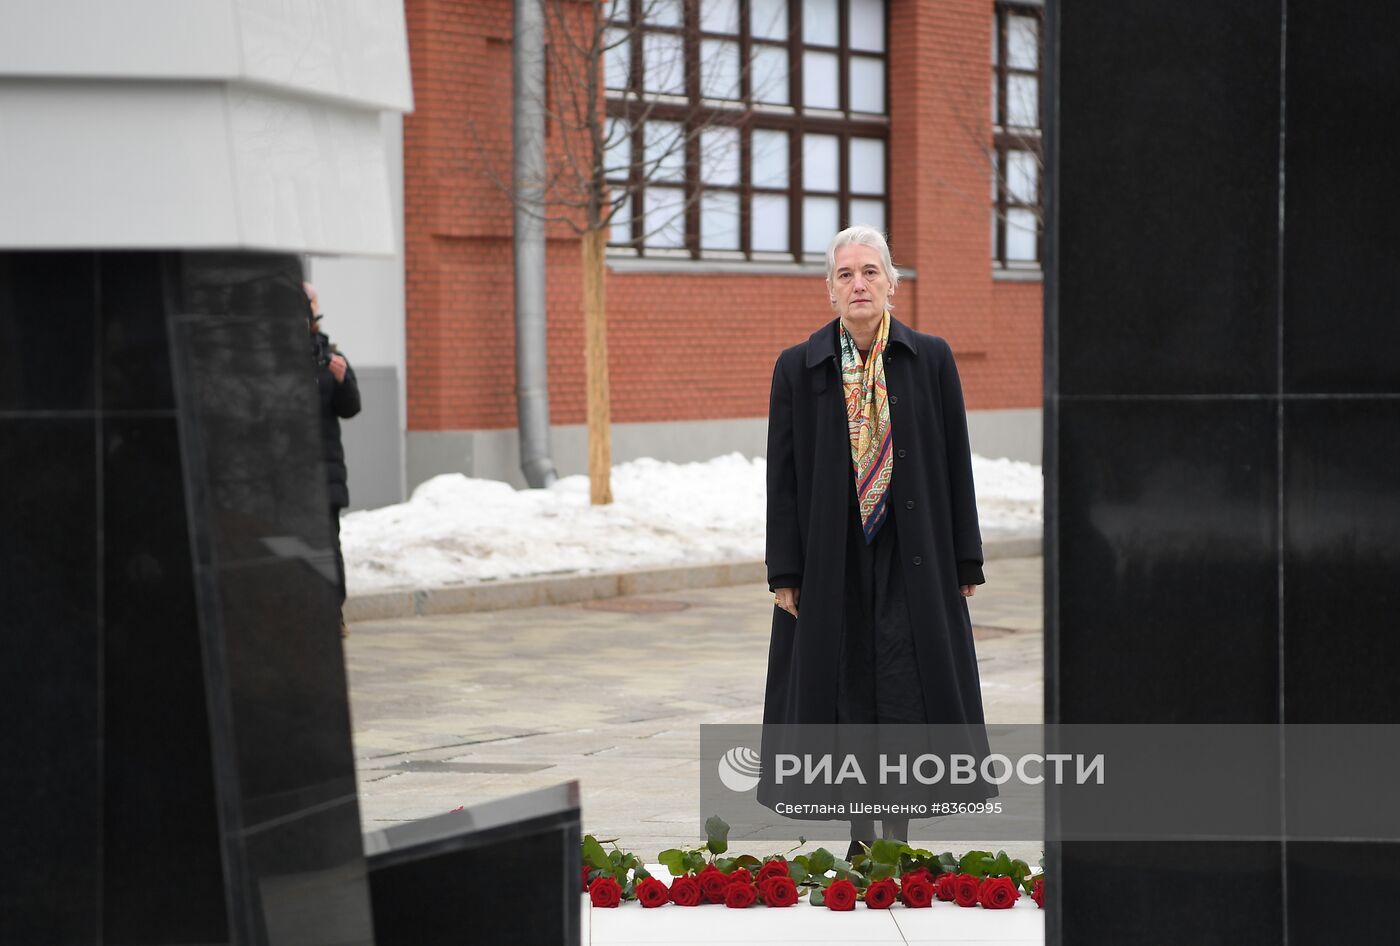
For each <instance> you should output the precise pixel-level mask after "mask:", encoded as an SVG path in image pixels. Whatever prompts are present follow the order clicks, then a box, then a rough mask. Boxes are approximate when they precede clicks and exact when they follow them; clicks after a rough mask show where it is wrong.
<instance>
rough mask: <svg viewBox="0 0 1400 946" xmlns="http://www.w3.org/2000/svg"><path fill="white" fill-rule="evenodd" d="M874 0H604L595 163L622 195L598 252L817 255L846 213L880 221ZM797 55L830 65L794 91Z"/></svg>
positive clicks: (880, 86)
mask: <svg viewBox="0 0 1400 946" xmlns="http://www.w3.org/2000/svg"><path fill="white" fill-rule="evenodd" d="M885 7H886V0H805V2H800V0H616V2H614V4H613V6H612V8H611V12H610V14H609V16H610V30H609V32H608V37H609V40H610V42H612V43H615V44H616V46H615V47H614V48H613V49H610V50H609V52H608V55H607V56H606V57H605V63H604V65H605V69H604V72H605V76H606V83H605V84H606V87H607V115H608V130H609V134H608V143H609V148H608V154H607V156H606V162H605V163H606V166H607V168H608V179H609V180H610V181H612V182H614V183H616V184H618V185H625V186H626V188H627V191H628V193H629V195H630V196H629V199H628V200H627V202H626V204H625V205H624V206H623V208H622V209H621V211H620V212H619V213H618V214H617V215H616V216H615V217H614V219H613V226H612V229H611V233H610V236H609V243H610V245H611V246H613V247H614V250H615V251H622V248H624V247H627V248H631V249H632V252H635V253H636V254H638V255H641V256H668V257H676V256H682V257H689V258H694V259H699V258H731V259H749V260H788V261H791V260H802V259H803V258H804V257H811V256H813V255H814V254H821V253H823V252H824V251H825V249H826V243H827V241H829V240H830V238H831V236H832V235H833V234H834V233H835V232H836V230H838V229H840V227H842V226H846V225H849V224H851V223H870V224H872V225H874V226H876V227H878V228H879V229H881V230H886V229H887V227H888V207H889V201H888V196H887V189H886V182H887V181H888V179H889V173H888V170H889V167H888V160H889V159H888V151H889V148H888V139H889V119H888V117H887V115H886V113H887V111H888V109H887V102H888V80H887V63H888V56H887V48H888V47H887V43H888V38H887V27H886V22H885V21H886V9H885ZM631 24H635V26H632V25H631ZM808 55H814V56H817V57H826V58H818V59H815V60H812V61H813V62H816V63H820V64H823V66H824V67H831V66H834V70H831V69H827V72H828V73H831V72H833V71H834V78H833V77H832V75H828V74H824V75H823V76H822V79H821V81H822V82H824V83H826V84H825V85H824V86H823V88H821V89H817V90H811V89H809V88H808V85H809V82H808V81H807V80H808V78H809V77H808V76H807V75H804V72H806V71H807V70H806V69H805V66H804V64H805V63H807V62H808V60H807V58H806V57H807V56H808ZM668 56H669V57H670V58H669V61H665V60H666V58H667V57H668ZM677 63H679V65H680V68H679V69H676V68H674V67H675V66H676V65H677ZM745 64H747V67H746V66H745ZM853 71H854V72H855V73H857V75H856V78H855V81H854V84H853V82H852V74H853ZM678 76H679V78H678ZM833 90H834V95H833ZM815 103H820V104H815ZM654 126H660V127H661V128H662V129H664V130H665V132H666V134H664V135H663V134H658V132H657V130H656V127H654ZM663 138H665V139H666V140H668V141H670V142H671V146H670V148H669V151H668V153H667V154H666V155H665V156H662V155H661V154H660V153H659V151H660V149H661V145H659V144H658V142H659V141H660V140H662V139H663ZM663 218H665V219H663Z"/></svg>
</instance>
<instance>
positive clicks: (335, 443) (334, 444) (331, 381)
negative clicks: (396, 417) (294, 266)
mask: <svg viewBox="0 0 1400 946" xmlns="http://www.w3.org/2000/svg"><path fill="white" fill-rule="evenodd" d="M303 285H304V288H305V289H306V298H307V302H308V306H309V308H308V311H307V326H308V328H309V329H310V331H311V353H312V357H313V358H314V359H315V362H316V388H317V391H318V393H319V395H320V402H319V403H320V414H321V443H322V448H323V454H324V456H325V458H326V495H327V498H328V499H329V500H330V516H331V545H332V547H333V548H334V549H335V577H336V586H337V591H338V592H339V594H340V604H341V607H342V608H343V607H344V605H345V557H344V556H343V555H341V552H340V511H341V510H342V509H344V508H345V507H346V506H348V505H350V487H349V485H348V484H347V477H346V471H345V448H344V447H343V446H342V445H341V443H340V421H341V419H342V418H346V419H348V418H351V417H354V416H355V415H356V414H358V413H360V386H359V384H358V383H357V382H356V381H355V369H354V368H351V367H350V362H348V361H347V360H346V359H345V356H344V355H342V354H341V353H340V350H339V349H338V348H336V346H335V345H333V344H331V340H330V338H329V337H328V336H327V335H326V333H325V332H323V331H321V319H322V317H323V316H322V314H321V301H320V298H319V297H318V296H317V294H316V287H315V286H313V285H311V283H304V284H303ZM348 633H349V631H348V630H347V628H346V626H345V617H344V615H343V614H342V615H341V618H340V636H341V637H344V636H346V635H347V634H348Z"/></svg>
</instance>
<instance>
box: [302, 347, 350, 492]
mask: <svg viewBox="0 0 1400 946" xmlns="http://www.w3.org/2000/svg"><path fill="white" fill-rule="evenodd" d="M311 347H312V354H313V355H314V357H315V359H316V387H317V389H318V391H319V393H320V404H321V444H322V450H323V453H324V455H325V458H326V493H327V495H328V496H329V497H330V502H331V506H333V507H334V508H336V509H344V508H345V507H346V506H348V505H350V487H349V486H348V485H347V482H346V473H345V447H343V446H342V445H341V443H340V419H341V418H342V417H345V418H349V417H354V416H355V415H356V414H358V413H360V386H359V383H358V382H356V380H355V369H354V368H351V367H350V365H349V359H346V367H345V380H344V381H341V382H339V383H336V380H335V375H333V374H331V369H330V364H331V354H332V353H335V354H338V355H340V357H342V358H344V357H345V355H344V353H342V352H336V351H335V350H334V349H333V348H332V347H331V340H330V339H329V338H327V337H326V334H325V333H324V332H317V333H316V334H315V335H314V336H313V337H312V346H311Z"/></svg>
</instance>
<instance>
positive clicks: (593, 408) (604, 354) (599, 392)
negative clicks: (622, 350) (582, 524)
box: [582, 230, 612, 506]
mask: <svg viewBox="0 0 1400 946" xmlns="http://www.w3.org/2000/svg"><path fill="white" fill-rule="evenodd" d="M606 243H607V234H606V232H605V231H603V230H589V231H588V232H587V233H585V234H584V235H583V242H582V249H583V357H584V374H585V375H586V377H587V379H588V380H587V391H588V497H589V501H590V502H591V503H592V504H593V505H595V506H606V505H608V504H609V503H611V502H612V430H611V428H610V427H609V423H610V418H611V413H612V408H611V406H610V404H609V398H608V312H607V293H606V290H605V288H604V285H603V278H604V275H605V272H606V270H605V269H604V267H605V266H606V261H605V260H604V258H603V251H604V248H605V246H606Z"/></svg>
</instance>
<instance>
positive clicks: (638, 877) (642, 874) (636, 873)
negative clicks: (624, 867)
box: [632, 864, 651, 882]
mask: <svg viewBox="0 0 1400 946" xmlns="http://www.w3.org/2000/svg"><path fill="white" fill-rule="evenodd" d="M650 876H651V873H650V872H649V871H648V870H647V869H646V868H645V867H643V866H642V865H641V864H638V865H637V866H636V867H634V868H632V880H633V882H637V881H642V880H646V879H647V878H648V877H650Z"/></svg>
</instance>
